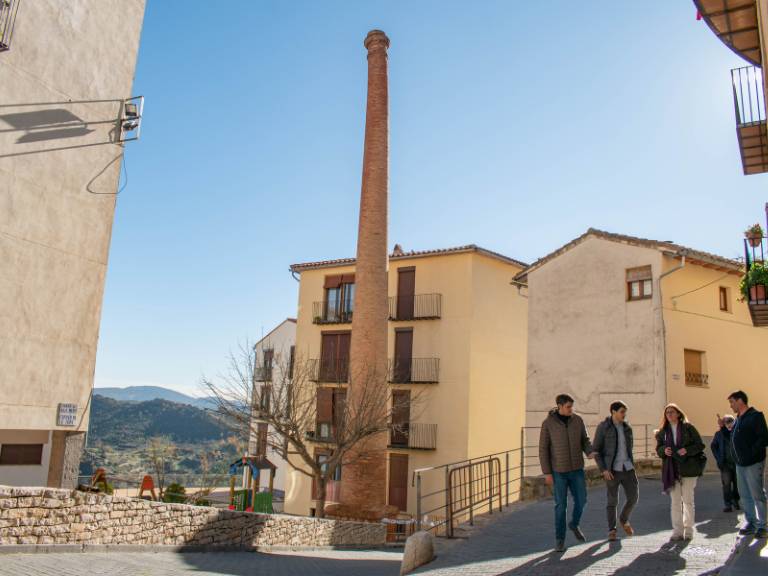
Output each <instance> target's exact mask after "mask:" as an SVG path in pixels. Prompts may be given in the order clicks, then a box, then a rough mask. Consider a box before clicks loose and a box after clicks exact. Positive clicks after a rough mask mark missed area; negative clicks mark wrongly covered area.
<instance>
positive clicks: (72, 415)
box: [56, 404, 77, 426]
mask: <svg viewBox="0 0 768 576" xmlns="http://www.w3.org/2000/svg"><path fill="white" fill-rule="evenodd" d="M56 425H57V426H77V404H59V412H58V418H57V419H56Z"/></svg>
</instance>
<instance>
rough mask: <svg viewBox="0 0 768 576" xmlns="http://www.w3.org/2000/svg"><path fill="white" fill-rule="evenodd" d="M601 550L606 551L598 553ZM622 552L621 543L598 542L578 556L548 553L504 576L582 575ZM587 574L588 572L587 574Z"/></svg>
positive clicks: (618, 541) (505, 573)
mask: <svg viewBox="0 0 768 576" xmlns="http://www.w3.org/2000/svg"><path fill="white" fill-rule="evenodd" d="M601 548H605V549H604V550H602V551H600V552H598V550H600V549H601ZM619 550H621V541H620V540H617V541H616V542H605V541H602V542H596V543H595V544H593V545H592V546H590V547H589V548H587V549H586V550H584V551H583V552H582V553H581V554H579V555H578V556H573V557H570V558H563V553H562V552H548V553H546V554H543V555H541V556H538V557H537V558H533V559H532V560H529V561H528V562H526V563H525V564H522V565H520V566H518V567H517V568H515V569H514V570H509V571H507V572H504V573H503V575H502V576H515V575H522V574H541V575H546V574H552V575H553V576H554V575H555V574H581V573H582V572H585V571H586V570H587V569H588V568H589V567H590V566H592V565H593V564H595V563H596V562H599V561H600V560H603V559H605V558H609V557H610V556H613V555H614V554H616V553H617V552H618V551H619ZM585 573H586V572H585Z"/></svg>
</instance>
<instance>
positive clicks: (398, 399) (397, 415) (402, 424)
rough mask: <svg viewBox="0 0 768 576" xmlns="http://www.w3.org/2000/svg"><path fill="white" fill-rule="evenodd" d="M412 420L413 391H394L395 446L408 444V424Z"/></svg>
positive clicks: (391, 438)
mask: <svg viewBox="0 0 768 576" xmlns="http://www.w3.org/2000/svg"><path fill="white" fill-rule="evenodd" d="M410 420H411V391H410V390H393V391H392V434H391V437H390V440H391V442H390V443H391V444H392V445H393V446H408V426H409V424H410Z"/></svg>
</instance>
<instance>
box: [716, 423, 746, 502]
mask: <svg viewBox="0 0 768 576" xmlns="http://www.w3.org/2000/svg"><path fill="white" fill-rule="evenodd" d="M718 418H719V416H718ZM722 420H723V426H722V427H721V428H720V429H719V430H718V431H717V432H715V437H714V438H712V444H710V448H712V454H714V455H715V460H716V461H717V467H718V468H719V469H720V480H721V482H722V483H723V502H724V503H725V508H723V512H733V509H734V508H736V510H739V509H740V508H739V489H738V487H737V486H736V457H735V455H734V453H733V444H732V443H731V436H730V434H731V431H732V430H733V426H734V424H735V423H736V419H735V418H734V417H733V416H731V415H730V414H726V415H725V416H724V417H723V419H722Z"/></svg>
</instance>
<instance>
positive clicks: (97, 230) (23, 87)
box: [0, 0, 144, 487]
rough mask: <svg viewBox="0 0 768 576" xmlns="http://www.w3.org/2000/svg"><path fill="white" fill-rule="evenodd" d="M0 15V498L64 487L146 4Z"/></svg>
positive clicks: (77, 438)
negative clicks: (7, 488) (4, 492)
mask: <svg viewBox="0 0 768 576" xmlns="http://www.w3.org/2000/svg"><path fill="white" fill-rule="evenodd" d="M0 4H1V5H2V9H1V10H0V18H2V19H3V22H0V30H2V34H3V37H2V38H0V44H2V46H1V48H2V50H0V78H2V82H0V103H2V104H0V484H13V485H37V486H45V485H48V486H65V487H71V486H73V485H74V483H75V482H76V479H77V471H78V466H79V461H80V454H81V451H82V447H83V444H84V439H85V433H86V431H87V429H88V411H89V403H90V398H91V389H92V386H93V375H94V368H95V360H96V344H97V340H98V333H99V320H100V316H101V303H102V294H103V290H104V279H105V274H106V269H107V259H108V254H109V244H110V238H111V233H112V220H113V214H114V210H115V202H116V192H117V185H118V180H119V175H120V167H121V159H122V154H123V144H121V142H120V140H121V134H122V131H121V130H122V128H121V123H120V121H121V118H122V117H123V115H124V112H125V99H127V98H129V97H131V96H132V94H131V87H132V83H133V76H134V68H135V65H136V56H137V52H138V46H139V37H140V34H141V26H142V21H143V17H144V0H71V1H67V2H24V3H23V6H19V1H18V0H11V1H10V2H8V1H6V2H2V3H0ZM9 7H10V9H9ZM10 18H13V26H12V30H13V34H12V37H11V35H10V32H9V30H10V28H8V27H4V26H2V25H3V24H5V23H7V22H8V21H10V20H9V19H10Z"/></svg>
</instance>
